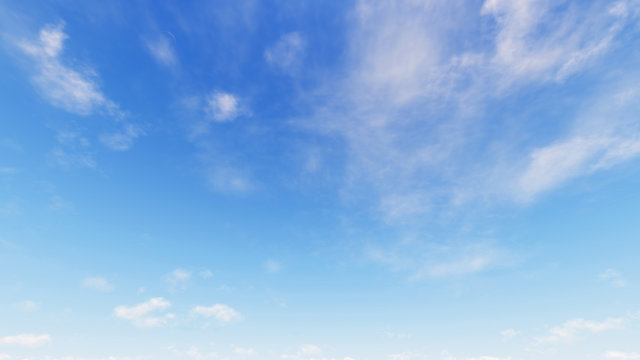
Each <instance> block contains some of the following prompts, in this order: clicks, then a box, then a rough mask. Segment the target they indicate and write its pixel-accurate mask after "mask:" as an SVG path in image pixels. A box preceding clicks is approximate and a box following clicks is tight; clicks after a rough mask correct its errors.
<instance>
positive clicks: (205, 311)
mask: <svg viewBox="0 0 640 360" xmlns="http://www.w3.org/2000/svg"><path fill="white" fill-rule="evenodd" d="M191 313H192V314H194V315H196V316H202V317H205V318H211V317H213V318H215V319H216V320H218V321H219V322H221V323H223V324H226V323H229V322H232V321H239V320H242V315H240V314H239V313H238V312H237V311H235V310H234V309H233V308H231V307H229V306H227V305H224V304H215V305H212V306H196V307H194V308H193V309H192V310H191Z"/></svg>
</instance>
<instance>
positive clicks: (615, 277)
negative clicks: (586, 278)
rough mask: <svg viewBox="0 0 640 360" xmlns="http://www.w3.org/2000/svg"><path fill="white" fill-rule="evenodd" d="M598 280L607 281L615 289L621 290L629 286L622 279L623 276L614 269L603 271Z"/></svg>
mask: <svg viewBox="0 0 640 360" xmlns="http://www.w3.org/2000/svg"><path fill="white" fill-rule="evenodd" d="M598 279H599V280H601V281H606V282H607V283H609V284H610V285H611V286H613V287H618V288H621V287H625V286H627V281H626V280H625V279H623V278H622V274H620V273H619V272H617V271H615V270H613V269H607V270H605V271H603V272H602V273H601V274H600V275H598Z"/></svg>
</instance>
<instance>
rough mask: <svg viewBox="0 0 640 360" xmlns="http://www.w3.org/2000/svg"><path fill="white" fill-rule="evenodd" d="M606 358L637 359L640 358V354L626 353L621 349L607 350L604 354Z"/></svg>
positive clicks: (619, 359)
mask: <svg viewBox="0 0 640 360" xmlns="http://www.w3.org/2000/svg"><path fill="white" fill-rule="evenodd" d="M604 358H605V359H614V360H637V359H640V354H638V353H626V352H621V351H607V352H606V353H605V354H604Z"/></svg>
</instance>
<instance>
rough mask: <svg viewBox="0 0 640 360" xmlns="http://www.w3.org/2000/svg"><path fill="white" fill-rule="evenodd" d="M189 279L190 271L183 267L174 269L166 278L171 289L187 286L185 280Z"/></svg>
mask: <svg viewBox="0 0 640 360" xmlns="http://www.w3.org/2000/svg"><path fill="white" fill-rule="evenodd" d="M189 279H191V271H187V270H183V269H175V270H173V271H172V272H171V273H170V274H169V275H167V277H166V280H167V282H168V283H169V285H171V290H172V291H174V290H176V289H179V288H180V289H184V288H185V287H186V286H187V282H188V281H189Z"/></svg>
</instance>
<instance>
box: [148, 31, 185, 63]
mask: <svg viewBox="0 0 640 360" xmlns="http://www.w3.org/2000/svg"><path fill="white" fill-rule="evenodd" d="M172 41H175V36H174V35H173V34H172V33H169V32H167V33H163V34H161V35H158V36H156V37H155V38H154V39H145V40H144V44H145V46H146V48H147V50H148V51H149V53H150V54H151V55H152V56H153V58H154V59H155V60H156V61H157V62H158V63H159V64H161V65H164V66H167V67H172V66H175V65H176V64H177V63H178V57H177V55H176V52H175V49H174V48H173V45H172V43H171V42H172Z"/></svg>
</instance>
